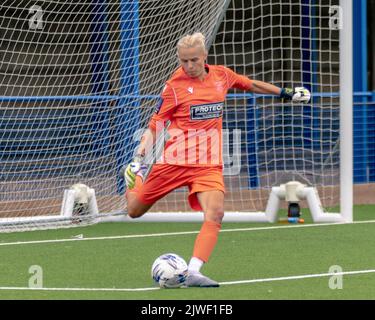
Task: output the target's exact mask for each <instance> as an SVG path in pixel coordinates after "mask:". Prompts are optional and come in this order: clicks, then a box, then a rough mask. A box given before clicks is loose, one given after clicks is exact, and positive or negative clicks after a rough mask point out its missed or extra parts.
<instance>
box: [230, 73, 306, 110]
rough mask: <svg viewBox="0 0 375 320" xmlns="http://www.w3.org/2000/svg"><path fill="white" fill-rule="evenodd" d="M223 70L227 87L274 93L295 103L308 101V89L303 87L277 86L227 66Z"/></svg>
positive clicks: (260, 92)
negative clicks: (244, 74) (251, 77)
mask: <svg viewBox="0 0 375 320" xmlns="http://www.w3.org/2000/svg"><path fill="white" fill-rule="evenodd" d="M225 71H226V75H227V79H228V87H229V88H237V89H241V90H245V91H251V92H254V93H258V94H267V95H268V94H269V95H275V96H278V97H280V99H283V100H284V101H293V102H297V103H308V102H309V101H310V97H311V94H310V91H309V90H308V89H306V88H304V87H297V88H294V89H292V88H279V87H277V86H275V85H273V84H270V83H267V82H263V81H258V80H251V79H249V78H248V77H245V76H242V75H239V74H237V73H235V72H233V71H232V70H231V69H229V68H225Z"/></svg>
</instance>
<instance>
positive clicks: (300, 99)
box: [280, 87, 311, 103]
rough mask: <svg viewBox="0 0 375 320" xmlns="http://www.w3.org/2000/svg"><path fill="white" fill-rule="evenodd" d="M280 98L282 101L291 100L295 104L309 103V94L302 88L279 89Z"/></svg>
mask: <svg viewBox="0 0 375 320" xmlns="http://www.w3.org/2000/svg"><path fill="white" fill-rule="evenodd" d="M280 98H281V99H284V100H291V101H292V102H296V103H309V101H310V98H311V93H310V91H309V90H308V89H306V88H304V87H298V88H295V89H291V88H283V89H281V93H280Z"/></svg>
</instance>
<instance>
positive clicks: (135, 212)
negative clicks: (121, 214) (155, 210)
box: [127, 205, 144, 219]
mask: <svg viewBox="0 0 375 320" xmlns="http://www.w3.org/2000/svg"><path fill="white" fill-rule="evenodd" d="M127 211H128V216H129V217H130V218H132V219H136V218H140V217H141V216H142V215H143V214H144V212H142V210H140V209H139V208H137V207H135V206H131V205H130V206H129V205H128V210H127Z"/></svg>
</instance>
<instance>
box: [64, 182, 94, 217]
mask: <svg viewBox="0 0 375 320" xmlns="http://www.w3.org/2000/svg"><path fill="white" fill-rule="evenodd" d="M98 214H99V210H98V205H97V201H96V196H95V190H94V189H91V188H89V187H88V186H86V185H85V184H82V183H77V184H74V185H72V186H71V187H70V188H69V189H66V190H65V191H64V199H63V203H62V207H61V216H62V217H64V218H71V220H72V222H73V223H80V222H82V220H84V219H87V218H88V217H89V218H90V219H92V218H95V217H96V216H98Z"/></svg>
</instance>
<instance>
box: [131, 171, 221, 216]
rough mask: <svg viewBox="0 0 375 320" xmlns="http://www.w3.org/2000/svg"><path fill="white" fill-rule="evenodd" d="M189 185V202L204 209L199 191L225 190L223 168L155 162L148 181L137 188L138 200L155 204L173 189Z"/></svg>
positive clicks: (197, 207)
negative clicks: (198, 195) (199, 198)
mask: <svg viewBox="0 0 375 320" xmlns="http://www.w3.org/2000/svg"><path fill="white" fill-rule="evenodd" d="M183 186H188V187H189V197H188V200H189V204H190V206H191V208H192V209H193V210H196V211H202V207H201V205H200V204H199V201H198V198H197V193H198V192H204V191H213V190H219V191H222V192H225V187H224V179H223V169H222V167H221V166H217V167H183V166H175V165H169V164H155V165H154V166H153V167H152V170H151V172H150V174H149V175H148V177H147V179H146V181H145V182H144V183H143V185H142V186H141V187H140V188H137V197H138V200H139V201H141V202H142V203H144V204H148V205H150V204H153V203H155V202H156V201H158V200H159V199H161V198H163V197H164V196H166V195H167V194H168V193H170V192H171V191H173V190H175V189H177V188H180V187H183Z"/></svg>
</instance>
